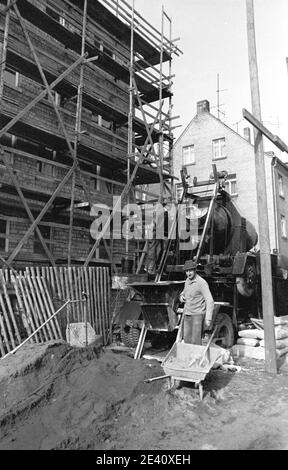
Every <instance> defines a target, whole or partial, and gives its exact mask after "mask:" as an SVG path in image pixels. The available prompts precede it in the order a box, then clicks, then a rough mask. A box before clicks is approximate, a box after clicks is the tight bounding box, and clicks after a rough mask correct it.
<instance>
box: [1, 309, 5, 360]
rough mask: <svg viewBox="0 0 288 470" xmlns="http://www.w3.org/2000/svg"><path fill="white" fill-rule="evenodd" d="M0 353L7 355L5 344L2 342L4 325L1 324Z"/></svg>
mask: <svg viewBox="0 0 288 470" xmlns="http://www.w3.org/2000/svg"><path fill="white" fill-rule="evenodd" d="M0 316H1V315H0ZM0 353H1V356H5V354H6V352H5V349H4V344H3V342H2V326H1V324H0Z"/></svg>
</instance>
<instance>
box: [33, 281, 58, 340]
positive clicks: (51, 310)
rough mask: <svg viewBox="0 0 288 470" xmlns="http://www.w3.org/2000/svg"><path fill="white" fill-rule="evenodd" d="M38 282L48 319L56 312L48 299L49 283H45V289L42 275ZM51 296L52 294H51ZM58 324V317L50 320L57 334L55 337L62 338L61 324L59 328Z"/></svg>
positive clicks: (54, 332)
mask: <svg viewBox="0 0 288 470" xmlns="http://www.w3.org/2000/svg"><path fill="white" fill-rule="evenodd" d="M36 282H37V284H38V287H39V291H40V293H41V296H42V301H43V304H44V307H45V310H46V312H47V319H48V318H49V317H50V316H51V315H53V313H54V307H53V305H52V308H51V305H50V303H49V301H48V299H47V296H49V293H48V291H47V290H46V289H47V284H45V286H46V289H44V287H43V278H41V277H38V276H37V277H36ZM49 297H50V296H49ZM57 324H58V321H57V323H56V318H55V317H54V318H53V320H51V321H50V325H51V329H52V330H53V334H54V336H55V339H59V338H62V335H61V331H60V328H59V325H58V328H57Z"/></svg>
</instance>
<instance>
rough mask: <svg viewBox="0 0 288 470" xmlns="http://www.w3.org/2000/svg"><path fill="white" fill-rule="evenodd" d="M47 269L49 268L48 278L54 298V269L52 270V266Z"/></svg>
mask: <svg viewBox="0 0 288 470" xmlns="http://www.w3.org/2000/svg"><path fill="white" fill-rule="evenodd" d="M48 269H49V278H50V283H51V289H52V293H53V298H54V299H55V298H56V297H57V289H56V286H55V280H54V271H53V268H51V267H50V268H48Z"/></svg>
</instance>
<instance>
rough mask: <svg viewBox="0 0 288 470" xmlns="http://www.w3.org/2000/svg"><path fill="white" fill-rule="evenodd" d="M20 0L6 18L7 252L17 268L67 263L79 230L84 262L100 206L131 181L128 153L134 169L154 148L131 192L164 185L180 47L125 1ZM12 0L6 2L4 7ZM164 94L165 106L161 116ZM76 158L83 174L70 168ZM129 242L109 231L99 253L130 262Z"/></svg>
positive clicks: (1, 89) (77, 256)
mask: <svg viewBox="0 0 288 470" xmlns="http://www.w3.org/2000/svg"><path fill="white" fill-rule="evenodd" d="M13 3H15V2H12V5H11V8H10V10H9V9H8V10H5V14H1V16H0V44H1V57H2V60H1V64H2V65H1V67H2V68H1V80H0V102H1V110H0V143H1V149H2V150H1V151H2V160H1V162H0V163H1V164H0V255H1V257H2V258H4V259H6V261H8V264H9V265H13V267H17V266H20V265H21V266H27V265H29V264H31V263H36V264H42V265H43V264H46V263H48V264H50V263H52V264H54V263H57V264H60V263H63V264H66V263H67V259H68V258H69V253H68V251H69V237H70V236H71V247H70V260H71V258H72V261H73V262H77V263H83V262H85V260H86V259H87V256H88V255H89V253H90V252H91V248H92V247H93V246H94V243H95V240H93V238H91V235H90V226H91V222H92V220H93V218H92V217H91V216H90V210H91V207H92V205H93V204H96V203H97V204H99V203H103V204H106V205H108V206H109V207H112V201H113V196H117V195H120V194H121V193H122V191H123V188H124V187H125V185H126V183H127V171H128V170H127V166H128V160H129V164H130V168H129V171H130V174H132V172H133V170H134V168H135V167H136V166H137V163H138V161H139V155H140V158H142V157H141V156H143V155H144V151H145V161H144V160H143V159H142V160H141V162H140V164H138V170H137V174H136V177H135V178H134V180H133V184H132V190H131V191H132V193H131V194H132V196H131V197H136V200H139V199H140V200H142V199H143V198H144V199H145V198H146V200H149V195H148V196H147V194H145V189H146V190H147V185H149V184H152V183H158V182H159V173H158V170H157V163H158V162H157V161H156V163H155V160H157V157H155V155H156V152H155V151H154V149H153V143H155V145H158V146H159V145H161V143H160V144H159V137H157V136H158V135H159V133H160V134H161V139H162V145H165V143H166V144H167V145H168V146H171V144H172V142H173V138H172V134H171V130H170V128H169V125H167V124H163V120H162V114H161V113H163V116H164V113H165V116H166V115H167V108H168V109H171V98H172V92H171V89H170V85H171V82H170V80H171V78H170V77H168V75H167V74H166V76H165V77H163V76H161V74H162V73H166V72H165V70H166V69H165V67H167V69H168V66H169V65H170V66H171V57H172V55H173V50H172V52H171V47H170V45H169V44H170V43H169V41H168V42H167V39H165V36H163V35H162V34H161V32H157V31H156V29H155V28H153V27H150V26H149V24H148V23H147V22H146V21H145V19H143V18H142V17H140V15H139V14H138V13H137V12H134V17H135V21H136V20H137V31H136V28H135V31H134V30H133V32H132V28H131V24H132V23H131V21H132V10H131V7H129V8H128V6H127V4H126V2H122V1H120V2H118V1H117V2H116V1H112V2H110V3H112V4H113V5H112V6H111V5H110V3H109V2H107V1H105V0H103V1H96V0H95V1H94V0H93V1H90V2H86V1H85V0H72V1H66V0H61V1H53V0H47V1H46V0H41V1H40V0H31V1H28V0H23V1H21V2H19V4H18V3H17V5H15V4H13ZM114 4H115V5H114ZM6 5H7V2H6V0H3V1H0V6H1V8H2V9H4V8H6ZM114 7H115V8H114ZM85 8H86V10H85ZM113 8H114V10H113ZM132 34H133V39H134V42H133V50H132V55H133V63H132V69H133V74H132V72H131V35H132ZM161 38H162V43H161ZM176 49H177V48H176ZM176 49H175V48H174V51H176ZM83 53H84V54H86V58H85V61H84V62H83V60H84V58H81V54H83ZM133 66H134V68H133ZM152 66H153V75H151V73H150V71H149V69H150V67H152ZM157 68H158V73H157ZM67 70H69V72H67ZM43 74H44V75H45V77H46V80H47V82H48V84H49V85H50V86H51V84H52V83H53V85H54V84H55V86H53V89H52V88H51V90H50V92H51V94H52V96H53V98H54V104H53V103H52V102H51V99H49V98H48V93H47V92H46V94H45V93H44V92H43V90H45V83H44V81H43ZM62 74H63V77H62ZM81 74H82V75H81ZM131 74H132V75H131ZM61 77H62V78H61ZM167 77H168V78H167ZM132 79H133V80H134V81H135V85H133V87H131V80H132ZM131 90H132V91H131ZM41 92H43V95H42V98H41V99H38V100H37V97H39V95H40V93H41ZM131 93H133V95H131ZM160 98H161V100H164V102H165V103H166V105H164V106H163V107H162V106H161V111H160V114H159V113H158V109H159V107H158V103H159V102H160ZM34 100H35V101H34ZM33 101H34V105H33V106H30V104H32V103H33ZM29 106H30V107H29ZM23 109H26V110H27V111H26V112H25V113H24V114H22V112H23ZM155 110H156V111H155ZM146 112H147V113H148V114H149V117H147V116H148V115H147V116H145V113H146ZM157 113H158V120H157V119H156V118H154V116H153V115H155V116H156V114H157ZM12 119H13V120H14V119H15V121H14V123H13V125H11V122H12ZM77 120H78V123H77ZM165 120H166V121H167V118H165ZM79 121H80V125H79ZM148 124H149V131H148V128H147V125H148ZM156 124H157V125H156ZM7 126H8V127H7ZM160 126H162V127H161V128H160ZM75 137H76V140H75ZM151 141H153V143H152V145H151ZM147 142H148V143H149V147H148V146H147ZM163 142H164V144H163ZM69 145H70V148H69ZM146 147H147V148H146ZM157 149H158V147H157ZM75 151H76V154H75ZM157 152H158V150H157ZM165 153H166V152H165ZM127 156H128V158H127ZM159 158H160V157H159ZM73 159H75V160H76V161H77V171H76V170H75V171H73V169H72V170H71V168H72V164H73ZM162 163H163V162H162ZM168 163H169V162H168ZM165 165H166V166H165ZM164 166H165V171H166V176H165V177H166V178H167V162H166V163H165V164H164ZM168 166H169V165H168ZM78 170H79V171H78ZM69 172H70V173H69ZM68 174H69V176H67V175H68ZM59 186H61V187H60V189H59ZM143 191H144V192H143ZM133 194H134V196H133ZM150 197H151V196H150ZM51 198H53V200H52V202H51V203H49V201H51ZM126 200H127V198H124V199H123V203H125V202H126ZM134 200H135V199H134ZM47 204H49V207H48V208H47V210H46V205H47ZM120 209H121V208H120ZM42 211H45V213H44V214H43V217H41V220H40V222H39V224H38V225H37V224H36V225H35V226H34V230H32V231H31V230H30V228H31V224H32V223H33V220H35V219H37V218H38V217H40V215H41V213H42ZM28 212H30V215H29V214H28ZM71 212H72V217H71ZM37 226H38V229H39V230H38V233H37V229H36V227H37ZM29 230H30V232H29ZM71 230H72V232H71ZM39 231H40V236H39ZM71 233H72V235H71ZM27 234H28V235H27ZM24 237H26V238H25V239H24V242H23V238H24ZM41 238H42V241H41ZM43 240H44V244H43ZM22 242H23V243H22ZM44 245H46V248H45V246H44ZM125 250H127V247H125V243H124V242H123V240H116V241H113V240H107V242H106V243H103V242H102V243H100V245H99V246H98V248H97V249H96V251H95V252H94V254H93V259H92V260H91V261H93V262H94V263H95V262H97V263H98V264H100V265H103V264H105V263H108V264H109V263H111V261H112V259H113V260H114V264H116V265H117V264H118V265H119V264H120V261H121V257H122V256H123V254H125Z"/></svg>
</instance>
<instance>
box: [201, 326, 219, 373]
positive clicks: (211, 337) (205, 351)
mask: <svg viewBox="0 0 288 470" xmlns="http://www.w3.org/2000/svg"><path fill="white" fill-rule="evenodd" d="M216 331H217V326H216V327H215V328H214V331H213V333H212V335H211V336H210V339H209V341H208V343H207V346H206V348H205V349H204V351H203V354H202V358H201V361H200V362H199V367H200V366H201V365H202V362H203V361H204V359H205V355H206V353H207V351H208V349H209V347H210V344H211V343H212V339H213V338H214V336H215V334H216Z"/></svg>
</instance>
